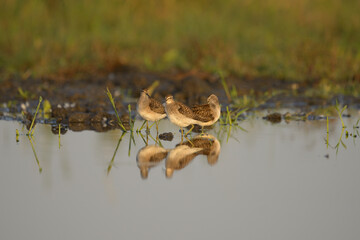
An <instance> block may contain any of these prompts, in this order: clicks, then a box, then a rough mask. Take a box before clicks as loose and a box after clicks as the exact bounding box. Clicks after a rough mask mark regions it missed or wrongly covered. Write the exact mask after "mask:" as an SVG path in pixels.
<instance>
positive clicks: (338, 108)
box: [335, 100, 347, 128]
mask: <svg viewBox="0 0 360 240" xmlns="http://www.w3.org/2000/svg"><path fill="white" fill-rule="evenodd" d="M346 108H347V105H345V106H344V107H343V108H342V109H340V105H339V103H338V101H337V100H336V104H335V109H336V112H337V113H338V115H339V118H340V120H341V125H342V127H343V128H346V126H345V124H344V121H343V119H342V114H343V112H344V111H345V110H346Z"/></svg>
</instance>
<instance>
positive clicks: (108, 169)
mask: <svg viewBox="0 0 360 240" xmlns="http://www.w3.org/2000/svg"><path fill="white" fill-rule="evenodd" d="M124 135H125V132H123V133H122V134H121V136H120V138H119V141H118V143H117V145H116V148H115V151H114V154H113V156H112V158H111V161H110V163H109V166H108V168H107V174H108V175H109V173H110V171H111V168H112V167H113V165H114V160H115V156H116V153H117V150H118V148H119V146H120V143H121V141H122V139H123V137H124Z"/></svg>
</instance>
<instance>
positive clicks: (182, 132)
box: [180, 127, 184, 143]
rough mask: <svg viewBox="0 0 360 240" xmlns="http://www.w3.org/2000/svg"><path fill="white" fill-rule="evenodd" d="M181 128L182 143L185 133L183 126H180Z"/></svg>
mask: <svg viewBox="0 0 360 240" xmlns="http://www.w3.org/2000/svg"><path fill="white" fill-rule="evenodd" d="M180 130H181V143H182V142H183V134H184V130H183V129H182V127H181V128H180Z"/></svg>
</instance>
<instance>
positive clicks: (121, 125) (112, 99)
mask: <svg viewBox="0 0 360 240" xmlns="http://www.w3.org/2000/svg"><path fill="white" fill-rule="evenodd" d="M106 94H107V96H108V98H109V100H110V102H111V105H112V107H113V108H114V111H115V115H116V118H117V120H118V124H119V126H120V127H121V129H122V130H123V131H124V132H126V129H125V127H124V125H123V123H122V122H121V120H120V117H119V114H118V112H117V110H116V106H115V101H114V98H113V96H112V94H111V92H110V90H109V88H106Z"/></svg>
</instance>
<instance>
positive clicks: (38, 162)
mask: <svg viewBox="0 0 360 240" xmlns="http://www.w3.org/2000/svg"><path fill="white" fill-rule="evenodd" d="M28 139H29V142H30V144H31V148H32V150H33V153H34V157H35V161H36V164H37V165H38V168H39V173H41V172H42V167H41V166H40V161H39V159H38V156H37V154H36V150H35V147H34V144H33V142H32V136H30V135H28Z"/></svg>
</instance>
